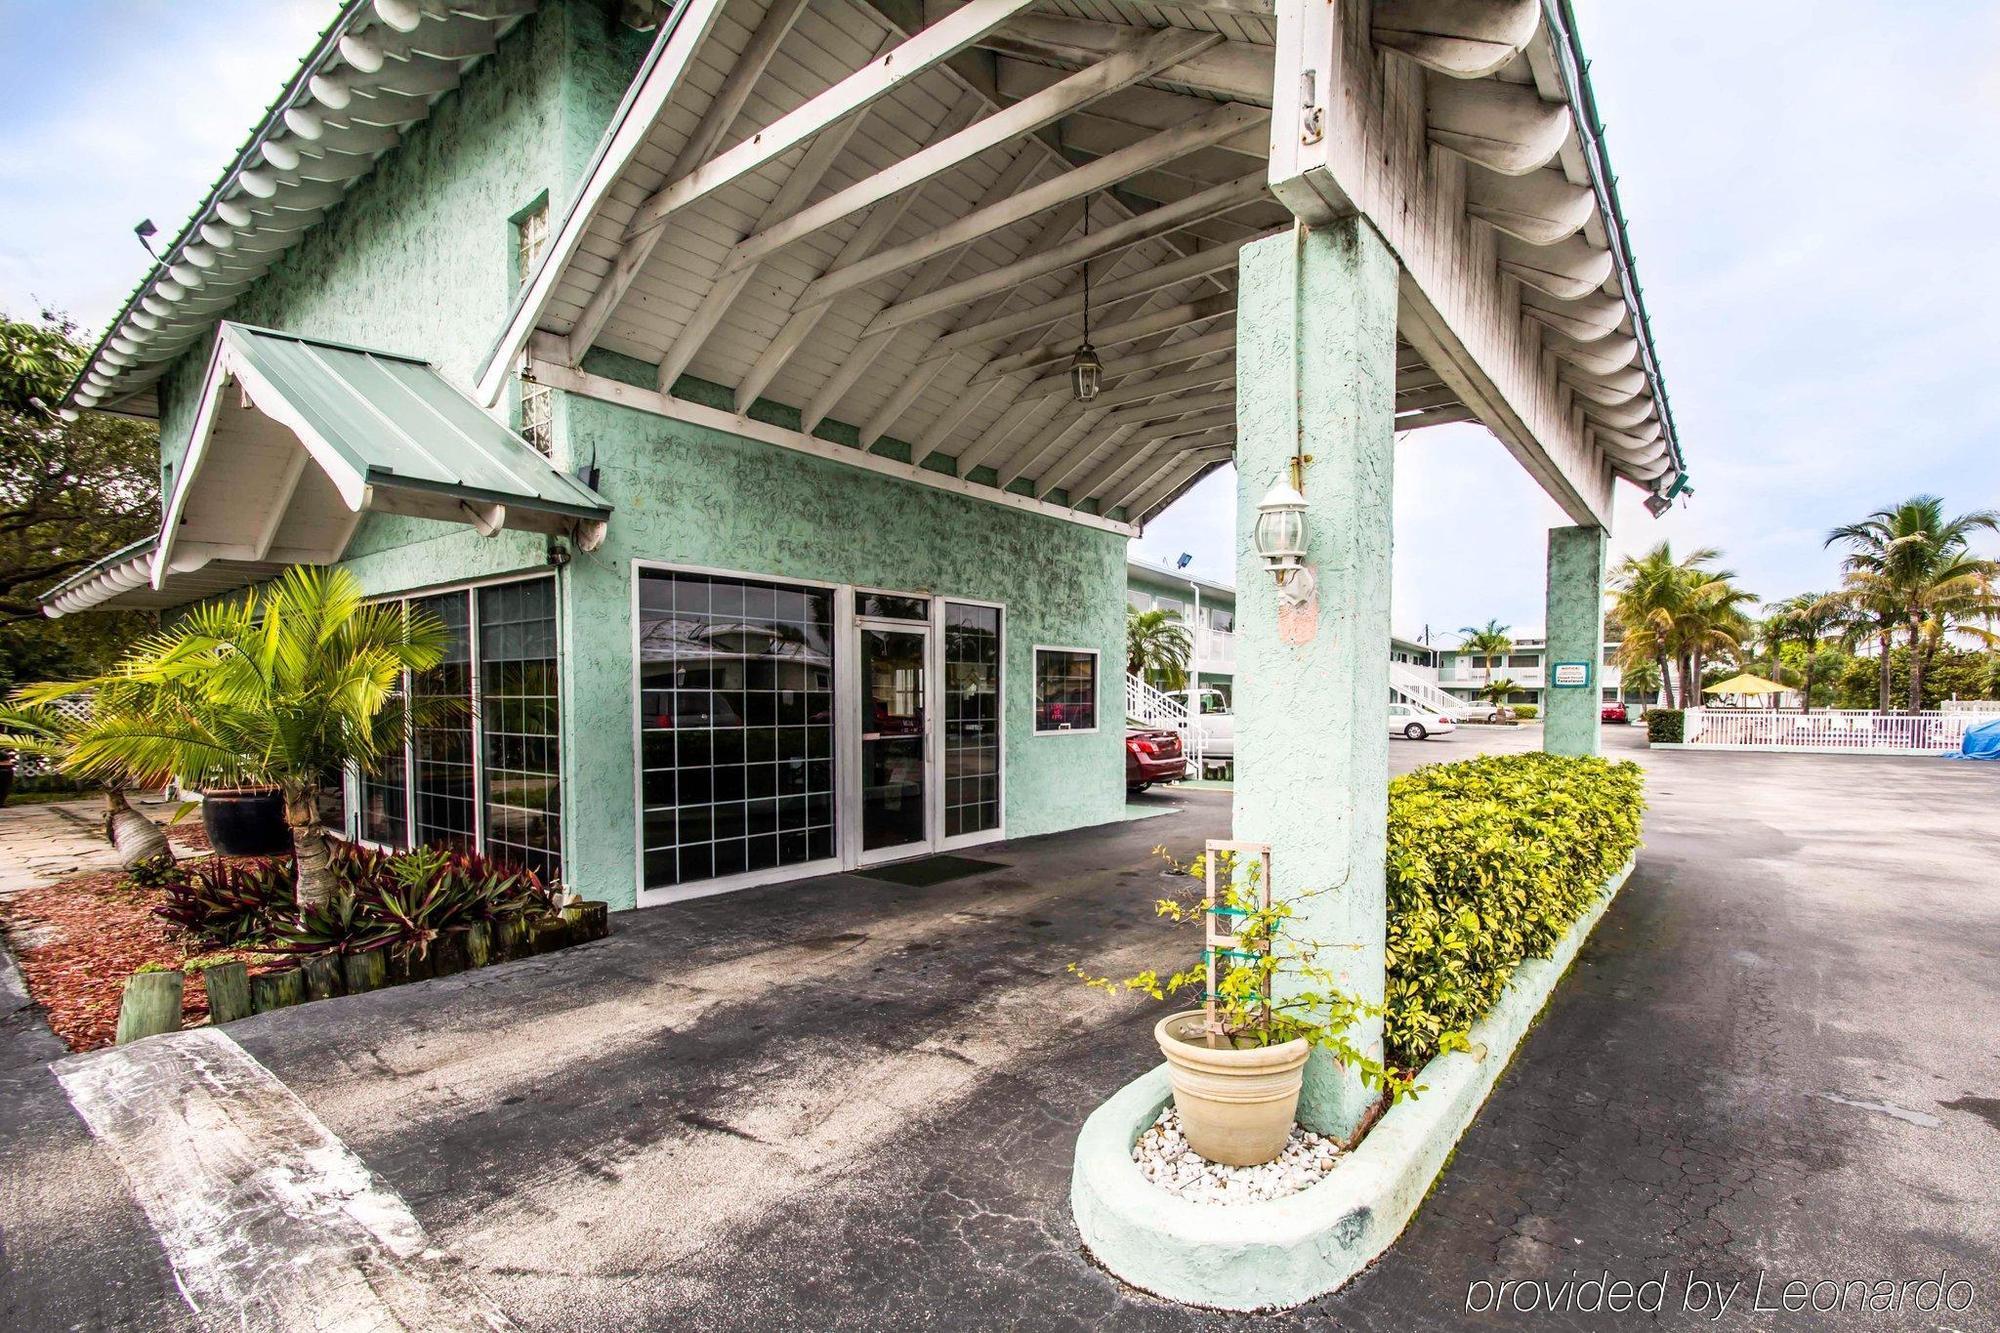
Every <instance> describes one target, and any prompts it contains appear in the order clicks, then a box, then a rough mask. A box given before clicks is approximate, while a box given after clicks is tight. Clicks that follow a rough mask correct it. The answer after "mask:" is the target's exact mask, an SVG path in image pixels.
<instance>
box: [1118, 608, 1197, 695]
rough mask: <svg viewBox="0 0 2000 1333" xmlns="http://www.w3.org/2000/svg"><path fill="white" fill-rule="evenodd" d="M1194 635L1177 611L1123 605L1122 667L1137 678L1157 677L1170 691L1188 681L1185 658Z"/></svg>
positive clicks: (1192, 643)
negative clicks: (1123, 639)
mask: <svg viewBox="0 0 2000 1333" xmlns="http://www.w3.org/2000/svg"><path fill="white" fill-rule="evenodd" d="M1193 652H1194V636H1193V635H1191V634H1189V633H1188V627H1187V623H1186V622H1185V621H1183V620H1182V619H1181V613H1180V612H1178V611H1141V610H1140V609H1139V608H1138V607H1136V606H1127V607H1126V608H1125V670H1126V673H1127V674H1129V675H1134V676H1138V677H1139V678H1140V679H1142V680H1145V679H1156V680H1158V681H1159V683H1160V684H1161V685H1163V686H1164V687H1165V688H1167V689H1170V690H1177V689H1180V688H1181V687H1182V686H1183V685H1184V684H1186V682H1187V669H1188V658H1189V656H1190V655H1191V654H1192V653H1193Z"/></svg>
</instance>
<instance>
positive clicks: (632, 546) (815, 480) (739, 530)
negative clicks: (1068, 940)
mask: <svg viewBox="0 0 2000 1333" xmlns="http://www.w3.org/2000/svg"><path fill="white" fill-rule="evenodd" d="M567 408H568V412H569V431H570V440H571V442H572V445H573V447H574V448H576V449H577V450H578V451H579V452H586V451H588V450H589V449H590V448H591V446H592V445H595V446H596V447H597V451H598V460H599V463H600V466H602V468H603V480H602V483H601V489H602V490H603V492H604V494H605V496H606V497H607V498H608V499H610V500H611V502H612V503H613V504H614V505H616V506H617V514H616V517H615V518H614V519H613V520H612V523H611V528H610V534H609V537H608V538H607V540H606V542H605V544H604V546H603V548H602V549H600V550H598V551H596V552H593V553H591V554H589V555H579V556H578V558H577V559H576V561H575V562H574V563H572V564H571V565H570V566H569V568H568V569H567V570H565V571H564V576H563V577H564V581H565V582H566V584H567V585H568V590H569V597H568V603H567V604H568V607H569V610H570V614H569V619H568V622H567V624H566V625H565V633H566V634H567V635H568V636H569V644H568V648H569V654H568V657H567V661H566V664H565V665H566V667H567V669H568V679H567V689H566V691H565V692H566V694H567V696H568V698H567V702H568V704H569V713H568V717H569V736H568V738H566V742H567V748H568V750H569V752H570V754H571V755H572V756H573V762H572V763H571V765H570V774H571V781H570V784H569V794H568V799H567V800H566V801H565V805H566V806H567V808H568V810H569V815H568V818H569V821H570V822H569V825H568V827H569V830H570V835H571V838H572V846H574V847H576V848H578V849H585V850H587V853H588V854H587V855H586V856H582V857H578V858H575V859H574V860H573V861H572V866H571V874H572V877H573V878H574V879H575V880H576V881H577V882H578V887H579V889H580V891H582V892H584V893H586V894H588V895H590V896H593V897H602V898H605V899H607V900H608V901H609V902H611V903H612V905H613V906H629V905H630V904H631V903H632V902H633V901H634V895H635V892H636V885H637V869H636V865H635V857H636V852H635V836H636V818H637V815H636V811H635V809H634V802H633V794H632V774H633V764H634V756H633V739H632V727H633V713H632V672H633V653H634V646H633V625H632V592H631V579H632V561H633V560H635V559H644V560H655V561H660V562H663V563H667V564H678V565H689V566H696V567H701V568H708V569H719V570H727V571H732V572H741V573H748V574H759V575H766V576H769V577H773V578H800V579H814V580H821V581H825V582H829V583H853V584H859V585H863V586H869V587H877V588H893V589H905V590H910V591H923V592H934V593H938V594H941V595H945V596H959V597H969V598H975V599H979V600H983V601H994V602H1001V603H1004V604H1005V606H1006V618H1005V622H1004V637H1005V648H1004V653H1005V656H1004V664H1003V676H1002V689H1003V691H1004V694H1005V700H1006V702H1005V709H1006V711H1005V714H1004V733H1005V738H1006V778H1005V810H1004V816H1005V821H1006V831H1007V835H1008V836H1009V837H1024V836H1030V835H1033V834H1039V833H1050V832H1055V831H1057V830H1061V829H1066V828H1077V827H1082V826H1085V825H1089V824H1099V823H1104V822H1106V821H1108V820H1112V819H1117V818H1120V817H1122V815H1123V814H1124V808H1125V787H1124V740H1123V737H1124V726H1123V723H1124V708H1125V705H1124V697H1123V689H1124V685H1123V669H1122V666H1121V665H1120V664H1121V662H1122V661H1123V655H1122V649H1123V643H1124V620H1123V617H1124V596H1123V594H1124V582H1125V539H1124V538H1122V537H1120V536H1118V535H1116V534H1115V533H1108V532H1103V531H1099V530H1097V529H1094V528H1086V527H1083V526H1080V525H1078V524H1074V523H1065V522H1063V521H1061V520H1059V519H1052V518H1044V517H1042V516H1040V515H1037V514H1026V513H1021V512H1018V511H1015V510H1011V509H1006V508H1003V507H1001V506H999V505H994V504H989V503H986V502H984V501H981V500H976V499H971V498H968V497H965V496H959V495H953V494H951V493H949V492H946V491H941V490H932V489H930V488H927V487H920V486H913V485H910V484H909V483H906V482H902V481H898V480H896V479H894V478H891V477H884V476H880V475H878V474H875V473H871V472H864V471H861V470H859V469H856V468H850V467H845V466H843V465H841V464H839V463H834V462H829V461H827V460H823V459H818V458H813V457H810V456H808V455H805V454H801V453H797V452H794V451H792V450H787V449H780V448H777V447H775V446H772V445H767V444H762V443H759V442H756V441H752V440H746V439H743V438H742V437H740V436H735V435H730V434H726V433H724V432H720V431H715V430H710V429H708V428H706V427H702V426H694V425H689V424H687V423H685V422H678V421H671V420H668V419H666V418H663V417H658V416H654V415H652V414H650V413H645V412H638V411H634V410H632V409H629V408H624V407H619V406H617V405H614V404H609V403H603V402H599V401H596V400H593V399H582V398H575V397H572V398H570V399H569V400H568V402H567ZM1038 643H1039V644H1049V645H1060V646H1065V647H1083V648H1096V649H1098V650H1099V652H1100V654H1101V657H1100V668H1099V673H1098V714H1099V718H1100V726H1099V728H1098V730H1097V731H1096V732H1095V733H1092V734H1064V735H1052V736H1037V735H1035V734H1034V729H1033V721H1034V720H1033V716H1032V712H1031V710H1032V691H1031V682H1032V672H1033V649H1034V645H1036V644H1038Z"/></svg>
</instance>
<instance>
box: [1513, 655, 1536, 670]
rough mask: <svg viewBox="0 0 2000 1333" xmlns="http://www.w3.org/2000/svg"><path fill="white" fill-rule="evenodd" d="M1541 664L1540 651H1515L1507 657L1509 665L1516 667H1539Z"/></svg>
mask: <svg viewBox="0 0 2000 1333" xmlns="http://www.w3.org/2000/svg"><path fill="white" fill-rule="evenodd" d="M1541 664H1542V658H1541V654H1539V653H1514V654H1512V655H1510V656H1509V657H1508V658H1507V665H1508V666H1509V667H1510V668H1514V669H1519V668H1522V667H1538V666H1540V665H1541Z"/></svg>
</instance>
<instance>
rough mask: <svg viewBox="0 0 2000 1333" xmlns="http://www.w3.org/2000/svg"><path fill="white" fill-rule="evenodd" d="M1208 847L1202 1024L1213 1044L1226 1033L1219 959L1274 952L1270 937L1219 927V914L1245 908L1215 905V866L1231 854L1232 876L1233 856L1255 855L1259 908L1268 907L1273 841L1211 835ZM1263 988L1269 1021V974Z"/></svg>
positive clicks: (1236, 913)
mask: <svg viewBox="0 0 2000 1333" xmlns="http://www.w3.org/2000/svg"><path fill="white" fill-rule="evenodd" d="M1206 851H1207V855H1206V856H1204V857H1203V858H1202V859H1203V861H1204V863H1205V867H1204V868H1205V869H1206V871H1207V886H1206V887H1207V890H1208V895H1207V901H1206V902H1205V903H1204V904H1203V912H1202V929H1203V932H1204V934H1205V935H1206V940H1205V941H1204V946H1203V948H1202V951H1201V956H1202V962H1203V963H1204V964H1205V965H1206V966H1207V968H1208V988H1207V990H1206V992H1205V994H1204V996H1203V1000H1202V1013H1203V1021H1202V1028H1203V1030H1204V1031H1205V1032H1206V1033H1207V1035H1208V1044H1209V1045H1210V1046H1213V1045H1215V1039H1216V1038H1217V1037H1221V1036H1224V1035H1225V1033H1224V1031H1223V1022H1222V1020H1221V1018H1219V1017H1217V1016H1216V1012H1215V999H1216V993H1215V987H1216V982H1217V980H1218V979H1219V978H1218V976H1217V972H1216V965H1215V963H1216V959H1217V958H1219V957H1223V956H1225V955H1235V956H1236V957H1239V958H1247V959H1251V960H1255V959H1256V958H1258V957H1260V956H1262V955H1264V954H1268V953H1269V952H1271V941H1270V940H1269V939H1259V940H1249V941H1243V940H1239V939H1237V937H1236V930H1235V927H1234V926H1227V927H1226V928H1220V929H1219V928H1218V927H1217V920H1218V918H1223V917H1236V916H1242V915H1243V912H1242V910H1241V909H1240V908H1235V907H1230V906H1228V905H1227V904H1224V905H1222V906H1219V907H1218V906H1217V905H1216V901H1215V885H1216V876H1215V868H1216V865H1217V863H1218V862H1219V861H1220V860H1221V858H1222V856H1223V855H1227V856H1229V857H1231V858H1232V860H1231V865H1230V873H1231V876H1232V878H1233V876H1234V875H1235V873H1236V865H1235V861H1234V858H1236V857H1241V856H1254V857H1256V858H1257V901H1258V908H1259V910H1260V911H1269V910H1270V907H1271V844H1270V843H1268V842H1230V841H1228V840H1226V839H1222V838H1211V839H1209V841H1208V845H1207V849H1206ZM1245 943H1248V944H1249V946H1250V947H1249V948H1247V949H1246V948H1244V947H1243V946H1244V944H1245ZM1262 992H1263V997H1264V1019H1265V1021H1266V1022H1269V1021H1270V1017H1271V979H1270V978H1269V977H1265V978H1263V981H1262Z"/></svg>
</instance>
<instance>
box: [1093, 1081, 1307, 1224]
mask: <svg viewBox="0 0 2000 1333" xmlns="http://www.w3.org/2000/svg"><path fill="white" fill-rule="evenodd" d="M1132 1160H1133V1161H1135V1162H1137V1163H1138V1164H1139V1172H1140V1174H1141V1175H1143V1176H1145V1177H1146V1179H1148V1180H1150V1181H1152V1182H1153V1183H1154V1184H1155V1185H1158V1186H1159V1187H1160V1188H1161V1189H1163V1190H1165V1191H1167V1192H1168V1193H1169V1194H1174V1195H1178V1196H1179V1197H1181V1198H1183V1199H1190V1200H1192V1201H1194V1202H1195V1203H1217V1204H1232V1203H1261V1202H1263V1201H1264V1200H1266V1199H1282V1198H1284V1197H1285V1196H1286V1195H1287V1194H1297V1193H1298V1192H1299V1191H1300V1190H1302V1189H1306V1188H1308V1187H1309V1186H1312V1185H1316V1184H1318V1183H1319V1182H1320V1181H1321V1180H1324V1179H1325V1178H1326V1174H1327V1173H1328V1172H1329V1171H1331V1170H1333V1164H1334V1163H1335V1162H1337V1161H1339V1160H1340V1145H1339V1144H1337V1143H1335V1142H1334V1141H1333V1140H1332V1139H1329V1138H1323V1137H1321V1136H1320V1135H1318V1134H1315V1133H1313V1132H1312V1131H1311V1130H1309V1129H1307V1128H1305V1126H1303V1125H1296V1124H1295V1125H1293V1126H1292V1137H1291V1138H1290V1139H1288V1140H1286V1142H1285V1150H1284V1151H1283V1152H1282V1153H1279V1154H1278V1156H1277V1158H1276V1160H1274V1161H1269V1162H1266V1163H1264V1164H1263V1165H1262V1166H1224V1165H1222V1163H1220V1162H1211V1161H1209V1160H1208V1159H1207V1158H1206V1157H1203V1156H1202V1155H1201V1154H1199V1153H1197V1152H1196V1151H1195V1150H1194V1149H1192V1148H1190V1147H1188V1141H1187V1139H1186V1138H1185V1137H1184V1136H1183V1135H1182V1134H1181V1118H1180V1115H1179V1114H1178V1113H1177V1112H1176V1111H1175V1110H1174V1108H1173V1106H1172V1105H1171V1104H1169V1105H1168V1107H1167V1109H1166V1110H1164V1111H1162V1112H1160V1118H1159V1119H1158V1120H1156V1121H1154V1122H1153V1127H1152V1128H1151V1129H1149V1130H1147V1131H1146V1132H1145V1133H1144V1134H1141V1135H1140V1136H1139V1141H1138V1142H1137V1143H1135V1144H1133V1145H1132Z"/></svg>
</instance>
